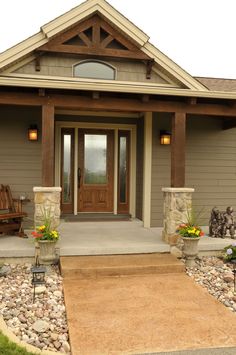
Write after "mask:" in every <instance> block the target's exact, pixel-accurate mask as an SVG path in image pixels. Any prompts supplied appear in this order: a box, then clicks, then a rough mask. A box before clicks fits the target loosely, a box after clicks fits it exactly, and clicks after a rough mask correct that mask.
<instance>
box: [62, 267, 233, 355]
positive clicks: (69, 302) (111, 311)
mask: <svg viewBox="0 0 236 355" xmlns="http://www.w3.org/2000/svg"><path fill="white" fill-rule="evenodd" d="M64 292H65V301H66V309H67V316H68V324H69V333H70V341H71V345H72V351H73V355H118V354H120V355H121V354H122V355H128V354H150V353H158V352H161V353H163V352H164V353H165V352H170V351H178V350H188V349H193V350H194V349H204V348H223V347H225V348H227V347H229V348H230V347H234V346H236V315H235V314H233V313H232V312H231V311H229V310H228V309H227V308H226V307H225V306H223V305H222V304H221V303H219V302H218V301H217V300H215V299H214V298H213V297H212V296H210V295H209V294H208V293H207V291H206V290H204V289H203V288H201V287H200V286H198V285H196V284H195V283H194V281H193V280H191V279H190V278H189V277H188V276H186V274H185V273H183V272H182V273H179V274H160V275H158V274H156V275H153V274H152V275H140V276H138V275H135V276H121V277H98V278H87V279H78V280H75V279H70V278H68V279H67V278H65V279H64ZM190 354H191V352H190ZM203 354H204V352H203Z"/></svg>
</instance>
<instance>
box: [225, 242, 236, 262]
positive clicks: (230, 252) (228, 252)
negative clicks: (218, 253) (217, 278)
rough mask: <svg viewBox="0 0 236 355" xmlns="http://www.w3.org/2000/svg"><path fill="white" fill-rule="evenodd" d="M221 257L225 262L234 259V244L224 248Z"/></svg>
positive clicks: (235, 254)
mask: <svg viewBox="0 0 236 355" xmlns="http://www.w3.org/2000/svg"><path fill="white" fill-rule="evenodd" d="M222 256H223V259H224V260H225V261H231V260H233V259H236V242H233V243H232V244H230V245H228V246H227V247H225V248H224V249H223V252H222Z"/></svg>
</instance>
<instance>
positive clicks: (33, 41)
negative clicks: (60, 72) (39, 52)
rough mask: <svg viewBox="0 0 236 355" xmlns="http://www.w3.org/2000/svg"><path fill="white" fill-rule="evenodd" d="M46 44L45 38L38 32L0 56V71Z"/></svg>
mask: <svg viewBox="0 0 236 355" xmlns="http://www.w3.org/2000/svg"><path fill="white" fill-rule="evenodd" d="M47 42H48V40H47V39H46V38H45V36H44V35H43V34H42V33H41V32H39V33H37V34H35V35H34V36H32V37H29V38H28V39H26V40H25V41H23V42H21V43H19V44H17V45H16V46H14V47H12V48H9V49H7V50H6V51H5V52H3V53H1V54H0V69H2V68H4V67H6V66H8V65H10V64H11V63H14V62H16V61H17V60H19V59H23V58H24V56H26V55H28V54H31V53H32V52H33V51H34V50H35V49H36V48H38V47H40V46H42V45H43V44H45V43H47Z"/></svg>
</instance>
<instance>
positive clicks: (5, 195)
mask: <svg viewBox="0 0 236 355" xmlns="http://www.w3.org/2000/svg"><path fill="white" fill-rule="evenodd" d="M26 216H27V213H25V212H22V201H21V200H20V199H13V198H12V194H11V189H10V187H9V186H8V185H0V235H1V234H17V235H18V236H19V237H21V238H24V237H27V236H26V235H25V233H24V229H23V226H22V223H23V218H24V217H26Z"/></svg>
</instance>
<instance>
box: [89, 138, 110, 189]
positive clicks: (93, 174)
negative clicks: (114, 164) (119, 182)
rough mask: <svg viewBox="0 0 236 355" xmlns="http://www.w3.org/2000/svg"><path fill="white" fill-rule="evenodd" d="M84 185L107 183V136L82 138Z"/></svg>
mask: <svg viewBox="0 0 236 355" xmlns="http://www.w3.org/2000/svg"><path fill="white" fill-rule="evenodd" d="M84 183H85V184H106V183H107V136H106V135H105V134H104V135H102V134H101V135H98V134H85V136H84Z"/></svg>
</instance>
